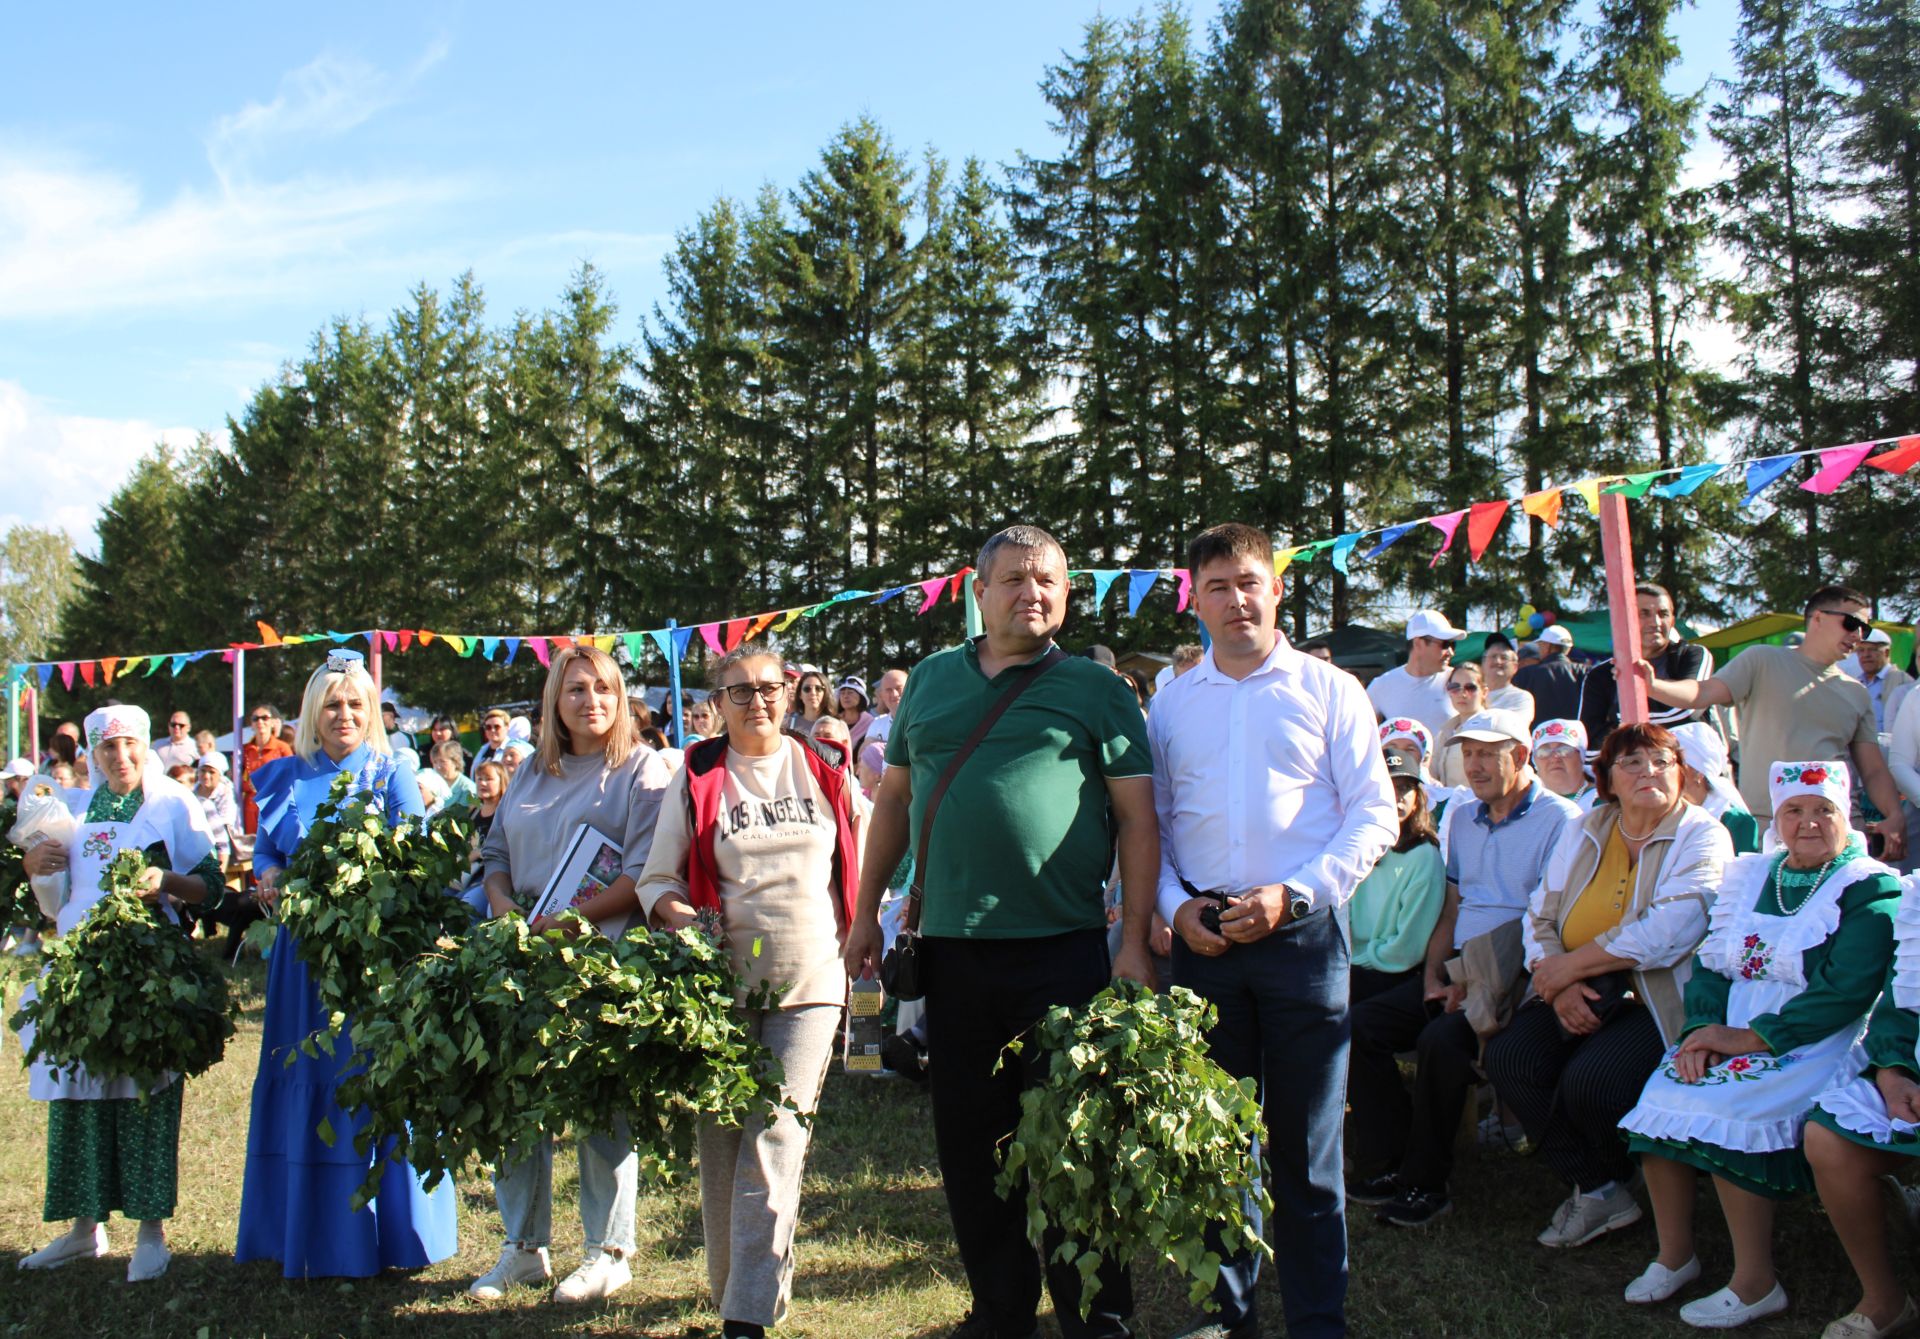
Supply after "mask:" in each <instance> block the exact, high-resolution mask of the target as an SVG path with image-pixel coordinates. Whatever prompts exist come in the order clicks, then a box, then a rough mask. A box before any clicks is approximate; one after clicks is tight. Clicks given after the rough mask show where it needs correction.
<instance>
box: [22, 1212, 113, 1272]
mask: <svg viewBox="0 0 1920 1339" xmlns="http://www.w3.org/2000/svg"><path fill="white" fill-rule="evenodd" d="M106 1253H107V1225H106V1224H105V1223H95V1224H94V1225H93V1231H92V1232H73V1231H69V1232H67V1234H66V1235H65V1236H60V1237H55V1238H54V1239H53V1240H52V1241H50V1242H48V1243H47V1244H46V1245H45V1246H42V1247H41V1248H40V1249H39V1250H37V1251H35V1252H34V1253H33V1254H32V1255H27V1256H22V1257H21V1259H20V1268H21V1269H58V1268H60V1266H61V1265H65V1264H71V1263H72V1262H73V1261H75V1260H98V1259H99V1258H100V1257H101V1256H103V1255H105V1254H106Z"/></svg>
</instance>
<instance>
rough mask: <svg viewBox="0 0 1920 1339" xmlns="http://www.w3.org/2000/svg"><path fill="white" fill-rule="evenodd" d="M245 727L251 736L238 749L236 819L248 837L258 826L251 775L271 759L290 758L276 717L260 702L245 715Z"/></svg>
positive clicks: (277, 715)
mask: <svg viewBox="0 0 1920 1339" xmlns="http://www.w3.org/2000/svg"><path fill="white" fill-rule="evenodd" d="M247 724H248V726H249V728H250V729H251V731H252V733H251V734H250V735H248V737H247V742H246V743H244V744H242V745H241V746H240V818H241V821H242V822H243V823H244V824H245V826H246V829H247V832H248V833H249V834H251V833H253V832H254V831H255V830H257V829H258V828H259V826H260V806H259V804H258V803H257V802H256V796H255V794H254V789H253V774H254V773H255V772H257V771H259V770H260V769H261V768H262V767H265V766H266V765H267V764H268V763H270V762H273V761H274V760H275V759H278V758H291V757H292V756H293V746H292V745H290V744H288V743H287V742H286V741H285V740H283V739H282V738H280V713H279V712H277V711H275V710H274V709H273V708H272V707H270V706H268V705H267V704H266V703H264V702H261V703H257V704H255V706H254V708H253V710H252V711H251V712H249V713H248V715H247Z"/></svg>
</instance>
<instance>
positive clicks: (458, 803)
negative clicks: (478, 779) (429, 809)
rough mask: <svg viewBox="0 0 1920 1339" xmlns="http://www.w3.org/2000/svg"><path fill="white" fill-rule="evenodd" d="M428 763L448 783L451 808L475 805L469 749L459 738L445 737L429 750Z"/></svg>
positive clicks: (448, 803)
mask: <svg viewBox="0 0 1920 1339" xmlns="http://www.w3.org/2000/svg"><path fill="white" fill-rule="evenodd" d="M427 765H428V766H429V767H431V768H432V769H433V772H434V774H435V775H436V776H438V777H439V778H440V779H441V780H442V781H444V782H446V783H447V799H446V805H447V807H448V808H449V809H458V808H463V807H464V808H468V809H471V808H472V807H473V780H472V779H471V778H470V777H468V775H467V751H466V750H465V749H463V748H461V747H460V741H459V740H458V739H443V740H441V741H440V742H439V743H437V744H435V745H434V746H433V747H432V748H430V749H428V750H427Z"/></svg>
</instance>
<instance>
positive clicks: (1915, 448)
mask: <svg viewBox="0 0 1920 1339" xmlns="http://www.w3.org/2000/svg"><path fill="white" fill-rule="evenodd" d="M1916 462H1920V437H1902V438H1901V439H1900V441H1899V442H1898V443H1897V444H1896V445H1895V446H1894V448H1893V450H1891V451H1882V452H1881V453H1880V454H1879V455H1877V456H1868V457H1867V464H1869V465H1871V466H1873V467H1874V468H1875V469H1877V470H1885V471H1886V472H1887V473H1888V474H1905V473H1906V472H1907V471H1908V470H1910V469H1912V468H1913V467H1914V465H1915V463H1916Z"/></svg>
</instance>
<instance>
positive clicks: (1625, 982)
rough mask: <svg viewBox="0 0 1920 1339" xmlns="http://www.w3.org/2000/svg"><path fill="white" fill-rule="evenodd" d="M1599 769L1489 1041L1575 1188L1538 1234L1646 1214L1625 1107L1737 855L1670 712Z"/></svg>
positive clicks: (1510, 1092) (1526, 1113)
mask: <svg viewBox="0 0 1920 1339" xmlns="http://www.w3.org/2000/svg"><path fill="white" fill-rule="evenodd" d="M1576 728H1577V723H1576ZM1536 733H1537V732H1536ZM1575 757H1576V759H1577V758H1578V755H1577V754H1576V755H1575ZM1594 779H1595V781H1596V782H1597V783H1598V790H1599V796H1598V799H1599V803H1598V804H1597V805H1596V806H1595V807H1594V808H1593V809H1591V810H1589V811H1588V812H1587V813H1586V814H1585V815H1584V816H1582V817H1581V818H1580V819H1578V820H1577V821H1575V822H1573V823H1569V824H1568V825H1567V826H1566V827H1565V828H1564V829H1562V830H1561V833H1560V839H1559V841H1558V842H1556V843H1555V845H1554V848H1553V855H1552V857H1551V858H1550V859H1549V860H1548V861H1547V873H1546V877H1545V878H1544V879H1543V880H1542V881H1541V884H1540V888H1539V890H1538V891H1537V892H1536V893H1535V894H1534V897H1533V903H1532V905H1531V906H1530V907H1529V908H1528V910H1527V921H1526V931H1525V934H1524V940H1525V943H1526V955H1527V969H1528V970H1529V971H1530V972H1531V973H1532V974H1533V976H1532V984H1531V993H1532V998H1530V999H1529V1000H1528V1001H1527V1003H1526V1004H1524V1005H1522V1006H1521V1008H1520V1011H1519V1012H1518V1013H1516V1014H1515V1015H1514V1018H1513V1022H1512V1023H1511V1024H1510V1025H1508V1027H1507V1029H1506V1031H1504V1032H1502V1033H1500V1034H1499V1035H1498V1036H1497V1037H1495V1038H1493V1040H1492V1041H1490V1042H1489V1043H1488V1044H1487V1061H1486V1069H1487V1077H1488V1078H1489V1079H1491V1080H1492V1081H1493V1087H1494V1091H1495V1092H1497V1093H1498V1094H1499V1095H1500V1100H1501V1101H1503V1102H1505V1103H1506V1104H1507V1105H1508V1106H1509V1107H1510V1108H1512V1110H1513V1111H1514V1112H1515V1114H1517V1115H1518V1116H1519V1117H1520V1123H1521V1125H1522V1126H1524V1127H1525V1128H1526V1132H1527V1135H1528V1137H1529V1138H1530V1139H1532V1141H1533V1144H1534V1147H1535V1148H1536V1149H1538V1150H1539V1157H1540V1160H1541V1161H1542V1162H1544V1163H1546V1164H1547V1166H1548V1167H1550V1168H1551V1169H1552V1170H1553V1172H1554V1174H1555V1175H1556V1176H1558V1177H1559V1178H1560V1179H1561V1181H1562V1182H1564V1183H1565V1184H1566V1186H1567V1187H1568V1189H1569V1190H1570V1191H1571V1192H1572V1193H1571V1194H1569V1195H1568V1197H1567V1200H1566V1202H1565V1203H1563V1204H1562V1205H1561V1206H1560V1207H1559V1208H1558V1209H1557V1210H1555V1211H1554V1215H1553V1222H1552V1223H1551V1224H1549V1225H1548V1227H1547V1229H1546V1230H1545V1231H1544V1232H1542V1233H1541V1234H1540V1235H1539V1237H1538V1241H1539V1242H1540V1244H1541V1245H1542V1246H1553V1247H1570V1246H1584V1245H1586V1244H1587V1243H1588V1242H1590V1241H1592V1240H1593V1239H1594V1238H1596V1237H1599V1236H1602V1235H1604V1234H1606V1233H1608V1232H1612V1231H1615V1230H1616V1229H1618V1228H1623V1227H1626V1226H1628V1225H1629V1224H1632V1223H1636V1222H1638V1221H1640V1205H1639V1204H1638V1202H1636V1201H1635V1200H1634V1198H1633V1193H1632V1191H1630V1190H1629V1189H1628V1188H1627V1186H1628V1182H1630V1181H1632V1180H1633V1172H1634V1168H1633V1160H1632V1159H1631V1158H1629V1157H1628V1156H1627V1144H1626V1140H1625V1139H1624V1138H1623V1137H1622V1135H1621V1134H1620V1128H1619V1126H1620V1118H1621V1117H1622V1116H1624V1115H1626V1114H1627V1111H1628V1109H1629V1108H1631V1107H1632V1106H1633V1104H1634V1103H1635V1102H1636V1101H1637V1100H1639V1097H1640V1090H1641V1088H1643V1087H1644V1086H1645V1085H1646V1082H1647V1076H1648V1075H1649V1074H1651V1073H1653V1069H1654V1066H1655V1065H1657V1064H1659V1063H1660V1057H1661V1056H1662V1055H1663V1054H1665V1052H1666V1048H1667V1047H1668V1046H1669V1045H1671V1044H1673V1043H1674V1042H1676V1041H1678V1040H1679V1036H1680V1025H1681V1022H1682V1021H1683V1018H1684V1014H1683V1013H1682V1006H1681V996H1680V992H1681V988H1682V986H1683V985H1684V983H1685V975H1684V973H1685V969H1686V967H1687V964H1688V963H1689V961H1690V960H1691V959H1692V957H1693V951H1694V949H1695V948H1696V947H1698V946H1699V943H1700V940H1701V938H1702V937H1703V936H1704V935H1705V934H1706V932H1707V907H1708V905H1709V904H1710V903H1711V902H1712V900H1713V896H1714V893H1715V892H1716V891H1717V890H1718V888H1719V886H1720V872H1721V869H1722V868H1723V867H1724V866H1725V865H1726V863H1727V861H1729V860H1731V859H1732V858H1733V847H1732V843H1731V842H1730V841H1729V840H1728V837H1727V832H1726V829H1725V828H1723V827H1721V826H1720V825H1719V824H1718V823H1717V822H1715V821H1714V820H1713V818H1712V817H1711V816H1710V815H1708V814H1707V813H1706V812H1705V811H1704V810H1702V809H1698V808H1696V807H1694V806H1693V805H1691V804H1688V803H1687V802H1686V800H1685V799H1683V798H1682V797H1681V794H1680V757H1679V741H1677V740H1675V739H1674V737H1673V736H1672V735H1671V734H1669V733H1668V732H1667V731H1665V730H1663V729H1661V728H1660V727H1659V726H1657V725H1623V726H1621V727H1620V728H1619V729H1617V730H1615V731H1614V732H1613V733H1612V734H1611V735H1609V736H1607V742H1606V744H1605V746H1603V747H1602V748H1601V750H1600V756H1599V761H1598V762H1597V764H1596V765H1595V768H1594Z"/></svg>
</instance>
